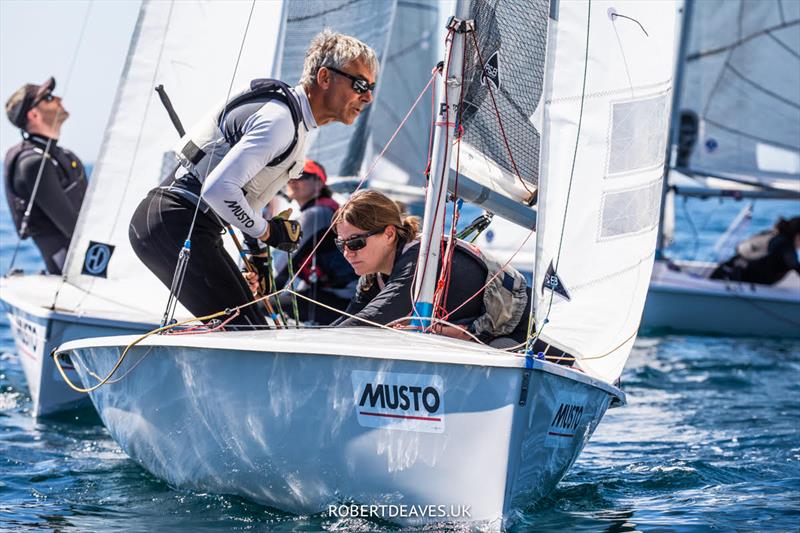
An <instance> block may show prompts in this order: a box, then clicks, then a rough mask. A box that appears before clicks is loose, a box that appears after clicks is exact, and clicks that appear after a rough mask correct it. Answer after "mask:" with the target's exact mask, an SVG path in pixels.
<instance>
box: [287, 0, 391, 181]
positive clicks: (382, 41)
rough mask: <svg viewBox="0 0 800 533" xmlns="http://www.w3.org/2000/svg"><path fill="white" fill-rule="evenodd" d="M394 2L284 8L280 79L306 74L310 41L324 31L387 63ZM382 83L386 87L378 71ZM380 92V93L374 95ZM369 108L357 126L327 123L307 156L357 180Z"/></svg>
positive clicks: (323, 0)
mask: <svg viewBox="0 0 800 533" xmlns="http://www.w3.org/2000/svg"><path fill="white" fill-rule="evenodd" d="M395 7H396V2H395V1H394V0H305V1H302V2H288V3H287V5H286V28H285V35H286V36H285V40H284V42H283V49H282V52H281V59H280V77H281V79H283V80H285V81H286V82H287V83H290V84H294V83H297V81H298V80H299V79H300V75H301V74H302V71H303V58H304V57H305V53H306V49H307V48H308V43H309V41H311V38H312V37H314V35H316V34H317V33H319V32H320V31H321V30H322V29H323V28H330V29H331V30H333V31H337V32H340V33H345V34H347V35H352V36H353V37H356V38H358V39H360V40H361V41H363V42H364V43H366V44H368V45H369V46H371V47H372V49H373V50H375V54H376V55H377V57H378V61H379V62H381V63H382V62H383V58H384V55H385V54H384V52H385V51H386V48H387V45H388V41H389V38H390V37H391V30H392V21H393V19H394V15H395ZM378 83H379V84H382V80H381V77H380V73H379V75H378ZM377 93H380V88H379V89H378V90H377V91H376V94H375V95H374V96H375V97H377V96H378V94H377ZM370 109H371V108H370V107H367V110H366V112H365V113H363V114H362V115H361V116H360V117H359V118H358V119H357V121H356V123H355V124H354V125H353V126H346V125H344V124H338V123H335V124H329V125H327V126H325V128H323V129H320V130H317V131H316V132H314V134H313V135H312V136H311V137H310V139H309V142H308V143H307V148H306V154H307V156H308V157H309V158H311V159H314V160H315V161H318V162H320V163H322V165H323V166H324V167H325V169H326V170H327V172H328V175H330V176H353V175H355V174H356V173H357V172H358V171H359V169H360V167H361V162H362V160H363V158H364V153H365V147H366V144H367V139H368V135H369V126H370V123H371V120H372V119H371V110H370Z"/></svg>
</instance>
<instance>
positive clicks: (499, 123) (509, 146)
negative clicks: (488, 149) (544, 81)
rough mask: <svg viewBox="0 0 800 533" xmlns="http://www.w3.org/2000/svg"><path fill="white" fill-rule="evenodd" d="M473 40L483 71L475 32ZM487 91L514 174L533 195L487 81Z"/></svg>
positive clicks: (482, 67) (490, 85)
mask: <svg viewBox="0 0 800 533" xmlns="http://www.w3.org/2000/svg"><path fill="white" fill-rule="evenodd" d="M472 40H473V42H474V43H475V51H476V52H477V53H478V61H479V62H480V64H481V71H483V69H484V65H483V57H482V56H481V49H480V47H479V46H478V38H477V37H475V32H472ZM486 89H487V90H488V91H489V96H491V97H492V106H493V107H494V113H495V116H497V125H498V126H500V136H501V137H502V138H503V144H504V145H505V147H506V151H507V152H508V158H509V159H510V160H511V166H512V167H514V172H515V173H516V175H517V179H518V180H519V181H520V183H521V184H522V186H523V187H524V188H525V190H526V191H528V193H529V194H531V195H532V194H533V191H532V190H530V189H529V188H528V185H527V184H526V183H525V180H523V179H522V175H521V174H520V172H519V169H518V168H517V163H516V161H514V154H512V153H511V145H510V144H509V143H508V137H507V136H506V129H505V128H504V127H503V119H502V118H501V117H500V110H499V109H498V108H497V100H495V98H494V91H492V84H491V83H490V82H489V81H488V80H487V81H486Z"/></svg>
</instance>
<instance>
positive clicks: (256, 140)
mask: <svg viewBox="0 0 800 533" xmlns="http://www.w3.org/2000/svg"><path fill="white" fill-rule="evenodd" d="M290 97H291V98H294V99H295V104H287V103H285V102H284V101H281V100H279V99H275V98H270V97H266V96H264V97H260V98H255V99H249V100H247V101H245V102H242V103H241V104H239V105H237V106H234V107H227V106H226V107H225V114H224V116H222V112H221V109H220V111H219V116H220V117H221V118H220V119H219V126H218V128H219V132H218V133H219V135H218V137H219V140H217V141H215V142H217V145H216V146H215V147H213V148H206V149H207V150H208V155H207V156H206V157H207V159H205V160H199V161H197V162H196V165H195V166H194V167H193V168H192V169H191V170H187V169H185V168H183V167H181V168H179V169H178V171H177V173H176V178H175V179H174V180H169V179H168V180H167V181H168V182H165V183H164V184H162V186H161V187H157V188H155V189H153V190H151V191H150V192H149V193H148V194H147V196H146V197H145V199H144V200H143V201H142V202H141V203H140V204H139V207H138V208H137V209H136V211H135V212H134V214H133V217H132V219H131V224H130V229H129V238H130V241H131V245H132V246H133V250H134V252H135V253H136V255H137V256H138V257H139V259H141V260H142V262H143V263H144V264H145V265H146V266H147V267H148V268H149V269H150V270H151V271H152V272H153V273H154V274H155V275H156V276H157V277H158V279H160V280H161V282H162V283H164V285H166V286H167V287H170V286H171V284H172V278H173V274H174V272H175V267H176V265H177V261H178V254H179V251H180V250H181V248H182V246H183V243H184V241H185V240H186V237H187V235H188V232H189V227H190V225H191V221H192V217H193V215H194V212H195V206H196V205H197V203H198V197H199V196H200V191H201V188H202V192H203V194H202V197H203V200H202V201H201V202H200V209H199V212H198V215H197V220H196V222H195V227H194V231H193V233H192V236H191V243H192V245H191V256H190V260H189V262H188V265H187V269H186V274H185V277H184V281H183V287H182V289H181V292H180V295H179V300H180V302H181V303H182V304H183V305H184V306H186V308H187V309H188V310H189V311H190V312H191V313H193V314H194V315H195V316H198V317H199V316H204V315H208V314H212V313H215V312H217V311H222V310H224V309H226V308H233V307H236V306H240V305H243V304H245V303H248V302H251V301H252V300H253V295H252V293H251V292H250V289H249V287H248V286H247V283H246V282H245V280H244V278H243V277H242V274H241V272H240V271H239V268H238V267H237V265H236V263H235V262H234V261H233V259H232V258H231V257H230V255H229V254H228V253H227V252H226V251H225V249H224V247H223V243H222V235H223V233H224V226H223V223H224V222H227V223H229V224H231V225H233V226H235V227H237V228H239V229H241V230H242V231H243V232H244V233H245V235H247V236H250V237H259V236H260V235H261V234H263V233H264V231H265V230H266V226H267V221H266V220H265V219H264V217H263V216H262V214H261V209H262V208H263V207H264V205H266V203H267V202H268V201H269V200H270V199H271V198H272V194H273V193H274V191H277V190H279V189H280V188H281V187H282V186H283V185H285V183H286V181H288V180H289V178H290V176H291V174H290V172H296V173H297V174H299V173H300V171H301V170H302V167H303V160H304V159H303V152H304V144H305V135H306V134H307V133H308V132H309V131H310V130H312V129H315V128H316V127H317V124H316V121H315V120H314V117H313V115H312V113H311V106H310V104H309V102H308V97H307V96H306V94H305V91H304V90H303V89H302V87H299V86H298V87H295V88H293V89H291V95H290ZM290 105H297V106H298V108H299V109H300V110H301V112H300V115H301V116H300V117H299V122H298V124H297V127H295V119H294V111H293V110H292V109H290V107H289V106H290ZM191 133H192V132H191V131H190V132H189V133H188V134H187V135H191ZM221 154H224V155H223V156H222V157H219V155H221ZM212 158H213V160H212ZM277 159H281V162H280V164H279V165H278V166H271V165H272V163H273V162H274V161H276V160H277ZM297 163H299V165H298V164H297ZM264 324H266V320H265V318H264V316H263V313H262V312H261V310H260V309H259V306H256V305H251V306H248V307H246V308H244V309H242V310H241V314H240V316H239V317H237V318H235V319H234V320H233V321H232V322H231V325H237V326H250V325H264Z"/></svg>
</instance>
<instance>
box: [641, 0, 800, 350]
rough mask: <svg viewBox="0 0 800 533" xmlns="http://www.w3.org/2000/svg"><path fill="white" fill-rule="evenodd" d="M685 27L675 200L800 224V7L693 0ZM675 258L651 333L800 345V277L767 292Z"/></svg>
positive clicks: (653, 304) (655, 283)
mask: <svg viewBox="0 0 800 533" xmlns="http://www.w3.org/2000/svg"><path fill="white" fill-rule="evenodd" d="M684 19H685V21H684V32H683V37H682V46H681V51H680V61H679V63H678V70H677V72H676V84H677V85H676V101H677V102H679V104H677V103H676V104H675V105H674V107H675V112H674V113H673V119H672V128H671V130H672V150H671V151H672V161H671V162H670V173H669V176H670V179H669V184H668V186H669V188H668V189H667V191H666V192H667V193H668V194H667V195H666V197H665V202H666V203H667V205H668V206H669V204H671V203H672V202H673V201H675V199H676V197H682V198H713V199H718V198H724V199H726V201H733V200H734V199H735V200H742V199H752V200H754V201H759V202H773V203H775V202H774V201H775V200H781V199H783V200H795V204H794V208H793V211H794V212H788V213H782V212H776V213H775V218H777V216H778V215H781V216H784V217H785V218H787V219H788V218H790V217H792V216H797V215H800V209H798V207H797V203H796V201H797V200H800V91H798V87H800V4H798V3H797V2H790V3H782V2H745V1H728V0H725V1H711V0H703V1H701V2H698V1H694V0H687V2H686V8H685V13H684ZM783 205H790V203H789V202H786V201H784V202H783ZM667 212H669V209H667ZM670 222H671V221H670V220H669V218H668V219H667V224H666V225H665V226H664V228H663V235H664V237H663V241H664V244H666V241H668V240H669V239H670V236H671V227H670V226H671V224H670ZM725 253H726V254H729V255H728V256H732V255H733V247H731V248H730V249H725ZM665 254H666V251H664V252H662V253H661V254H660V255H661V256H662V257H660V258H659V259H658V260H657V261H656V265H655V268H654V270H653V279H652V282H651V285H650V294H649V295H648V298H647V305H646V306H645V311H644V315H643V317H642V326H643V327H645V328H649V329H661V330H672V331H680V332H689V333H710V334H717V335H738V336H768V337H794V338H800V277H798V276H797V275H796V274H795V273H793V272H790V273H789V275H787V276H786V277H785V278H784V279H783V280H781V282H779V283H777V284H775V285H769V286H768V285H753V284H750V283H740V282H735V281H728V280H713V279H708V275H709V274H710V273H711V272H712V271H713V270H714V267H715V266H716V264H714V263H705V264H704V263H699V262H691V261H681V260H679V259H677V258H667V257H666V256H665ZM719 259H723V260H724V259H727V257H720V258H719Z"/></svg>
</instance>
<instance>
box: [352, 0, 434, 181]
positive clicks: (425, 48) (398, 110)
mask: <svg viewBox="0 0 800 533" xmlns="http://www.w3.org/2000/svg"><path fill="white" fill-rule="evenodd" d="M440 34H441V28H440V27H439V4H438V1H437V0H399V1H398V2H397V13H396V14H395V17H394V26H393V27H392V38H391V41H390V42H389V48H388V49H387V51H386V59H385V60H384V66H383V69H382V71H381V76H380V77H381V90H380V94H379V95H378V97H377V99H376V101H375V103H374V104H373V105H372V106H371V107H372V110H371V112H370V130H371V132H372V135H371V139H372V141H371V142H370V143H369V145H368V146H369V147H370V148H371V150H372V154H370V153H368V154H367V161H369V160H370V156H371V155H374V154H377V153H379V152H380V151H381V150H383V148H384V147H385V146H386V145H387V143H388V142H389V139H391V137H392V135H394V133H395V130H396V129H397V127H398V126H399V125H400V123H401V121H402V120H403V117H404V116H405V115H406V113H407V112H408V110H409V109H410V108H411V105H412V104H413V103H414V101H415V99H416V98H417V97H418V96H419V93H420V91H421V90H422V89H423V88H424V87H425V85H426V84H427V83H428V81H429V80H430V78H431V70H432V69H433V67H434V66H435V65H436V63H437V62H438V61H439V59H440V58H441V51H440V50H439V41H441V39H440ZM431 120H432V112H431V103H430V98H429V97H425V98H422V100H421V101H420V103H419V104H418V105H417V107H416V109H415V110H414V112H413V113H412V114H411V116H410V117H409V118H408V120H407V122H406V124H405V125H404V127H403V128H402V129H401V130H400V132H399V133H398V135H397V137H396V138H395V139H394V141H393V142H392V145H391V147H390V148H389V149H388V150H387V151H386V153H385V155H384V157H383V158H382V159H380V160H379V161H378V162H377V163H376V166H375V169H374V171H373V172H372V174H371V177H370V187H379V188H382V189H385V190H387V191H391V192H394V193H398V192H410V191H413V190H414V189H416V191H417V194H418V195H422V193H423V191H422V186H423V185H424V184H425V183H424V181H425V180H424V178H425V177H424V171H425V163H426V161H427V158H428V149H429V141H430V137H429V134H430V127H431Z"/></svg>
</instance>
